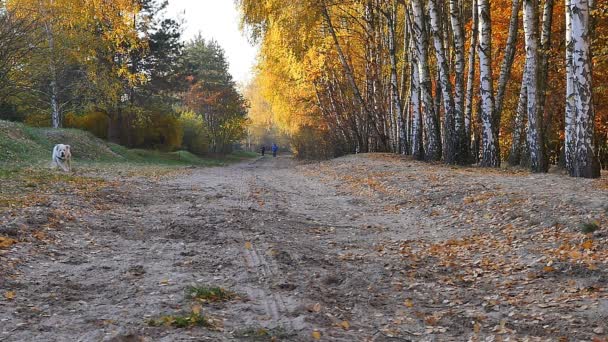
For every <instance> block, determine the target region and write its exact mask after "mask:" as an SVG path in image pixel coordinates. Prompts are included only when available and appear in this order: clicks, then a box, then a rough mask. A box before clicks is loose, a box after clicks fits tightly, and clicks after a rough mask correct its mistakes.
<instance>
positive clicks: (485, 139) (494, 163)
mask: <svg viewBox="0 0 608 342" xmlns="http://www.w3.org/2000/svg"><path fill="white" fill-rule="evenodd" d="M478 11H479V49H478V50H479V76H480V87H481V89H480V91H481V129H482V152H481V153H482V156H481V163H480V164H481V166H485V167H499V166H500V149H499V141H498V127H496V124H495V120H494V85H493V82H494V78H493V77H492V21H491V17H490V3H489V0H479V2H478Z"/></svg>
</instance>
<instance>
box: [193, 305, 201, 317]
mask: <svg viewBox="0 0 608 342" xmlns="http://www.w3.org/2000/svg"><path fill="white" fill-rule="evenodd" d="M202 309H203V307H202V306H200V305H198V304H197V305H194V306H192V313H193V314H195V315H200V314H201V310H202Z"/></svg>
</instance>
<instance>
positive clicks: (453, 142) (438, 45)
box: [429, 0, 460, 164]
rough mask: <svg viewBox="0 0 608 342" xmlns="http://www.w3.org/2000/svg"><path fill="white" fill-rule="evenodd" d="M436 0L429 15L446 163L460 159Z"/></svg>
mask: <svg viewBox="0 0 608 342" xmlns="http://www.w3.org/2000/svg"><path fill="white" fill-rule="evenodd" d="M436 1H437V0H430V2H429V17H430V19H431V31H432V34H433V43H434V46H435V56H436V58H437V66H438V68H439V82H440V83H441V94H442V96H441V97H442V99H443V108H444V111H445V112H444V116H443V117H444V124H443V126H444V128H443V132H444V139H443V143H444V145H443V161H444V162H445V163H447V164H456V163H458V161H459V160H460V155H459V154H458V150H459V149H458V145H459V141H458V136H457V135H456V124H455V117H454V116H455V115H454V97H453V96H452V83H451V81H450V69H449V65H448V60H447V58H446V52H445V49H444V47H443V29H442V21H441V20H440V17H439V10H438V8H437V3H436Z"/></svg>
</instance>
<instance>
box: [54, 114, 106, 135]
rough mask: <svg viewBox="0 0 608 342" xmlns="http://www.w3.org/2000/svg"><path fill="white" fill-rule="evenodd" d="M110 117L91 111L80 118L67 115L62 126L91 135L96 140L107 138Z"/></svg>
mask: <svg viewBox="0 0 608 342" xmlns="http://www.w3.org/2000/svg"><path fill="white" fill-rule="evenodd" d="M109 121H110V117H109V116H108V114H106V113H104V112H102V111H93V112H90V113H87V114H85V115H82V116H77V115H75V114H74V113H68V114H67V115H66V116H65V118H64V120H63V124H64V126H65V127H69V128H78V129H82V130H85V131H88V132H91V133H93V135H95V136H96V137H98V138H101V139H107V138H108V124H109Z"/></svg>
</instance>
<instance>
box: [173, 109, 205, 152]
mask: <svg viewBox="0 0 608 342" xmlns="http://www.w3.org/2000/svg"><path fill="white" fill-rule="evenodd" d="M179 122H180V125H181V127H182V130H183V132H184V137H183V140H182V148H183V149H186V150H188V151H190V152H192V153H194V154H198V155H205V154H207V153H208V152H209V140H208V138H207V136H206V134H205V122H204V121H203V117H202V116H201V115H199V114H196V113H194V112H192V111H185V112H182V113H181V114H180V116H179Z"/></svg>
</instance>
